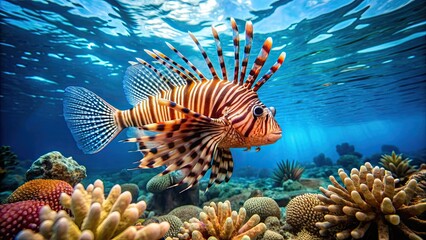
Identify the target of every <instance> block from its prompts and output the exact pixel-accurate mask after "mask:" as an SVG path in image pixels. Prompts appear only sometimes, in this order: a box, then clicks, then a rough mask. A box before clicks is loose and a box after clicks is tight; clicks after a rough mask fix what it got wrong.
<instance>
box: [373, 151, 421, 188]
mask: <svg viewBox="0 0 426 240" xmlns="http://www.w3.org/2000/svg"><path fill="white" fill-rule="evenodd" d="M411 161H412V160H411V159H409V158H405V159H403V157H402V154H398V155H397V154H396V153H395V152H392V154H391V155H387V154H384V155H382V158H381V159H380V165H382V166H383V167H384V168H385V169H386V170H389V171H390V172H391V173H392V176H393V177H394V178H395V179H398V180H399V182H398V183H400V184H401V185H402V184H404V183H405V182H406V180H407V178H408V177H409V176H410V175H411V174H413V173H414V172H416V168H415V166H411V165H410V162H411Z"/></svg>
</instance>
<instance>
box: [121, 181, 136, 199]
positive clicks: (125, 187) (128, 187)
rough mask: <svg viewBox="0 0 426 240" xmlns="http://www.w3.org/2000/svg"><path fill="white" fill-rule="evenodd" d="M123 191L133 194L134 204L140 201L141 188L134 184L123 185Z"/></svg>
mask: <svg viewBox="0 0 426 240" xmlns="http://www.w3.org/2000/svg"><path fill="white" fill-rule="evenodd" d="M120 186H121V191H122V192H125V191H129V192H130V193H131V194H132V203H136V202H137V201H138V196H139V187H138V185H136V184H134V183H125V184H121V185H120Z"/></svg>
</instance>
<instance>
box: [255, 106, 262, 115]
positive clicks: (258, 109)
mask: <svg viewBox="0 0 426 240" xmlns="http://www.w3.org/2000/svg"><path fill="white" fill-rule="evenodd" d="M262 114H263V108H262V107H261V106H255V107H254V108H253V115H254V116H255V117H260V116H261V115H262Z"/></svg>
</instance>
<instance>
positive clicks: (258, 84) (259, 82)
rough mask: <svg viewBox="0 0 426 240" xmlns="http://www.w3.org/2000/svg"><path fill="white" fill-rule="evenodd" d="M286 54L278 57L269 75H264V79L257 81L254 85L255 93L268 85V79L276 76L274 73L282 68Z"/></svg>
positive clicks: (283, 53)
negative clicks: (264, 85)
mask: <svg viewBox="0 0 426 240" xmlns="http://www.w3.org/2000/svg"><path fill="white" fill-rule="evenodd" d="M285 56H286V54H285V52H282V53H281V54H280V56H279V57H278V60H277V62H276V63H275V64H274V65H273V66H272V67H271V68H270V69H269V71H268V72H267V73H265V75H263V77H262V78H261V79H260V80H259V81H257V83H256V85H254V87H253V91H255V92H257V90H259V88H260V87H261V86H262V85H263V84H265V83H266V81H268V79H269V78H270V77H271V76H272V75H274V73H275V72H276V71H277V70H278V69H279V68H280V67H281V65H282V64H283V62H284V60H285Z"/></svg>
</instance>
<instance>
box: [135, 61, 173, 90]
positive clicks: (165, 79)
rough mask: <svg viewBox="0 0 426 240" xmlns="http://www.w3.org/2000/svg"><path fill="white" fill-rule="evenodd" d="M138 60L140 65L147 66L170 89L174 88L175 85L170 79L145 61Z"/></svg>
mask: <svg viewBox="0 0 426 240" xmlns="http://www.w3.org/2000/svg"><path fill="white" fill-rule="evenodd" d="M136 60H137V61H138V63H140V64H142V65H144V66H146V67H147V68H149V69H151V70H152V71H153V72H154V73H155V74H157V76H158V77H159V78H160V79H161V81H162V82H165V83H166V84H167V85H168V86H169V87H170V88H172V87H173V86H174V84H173V83H172V82H171V81H170V80H169V79H168V78H166V77H165V76H164V75H163V74H162V73H161V72H160V71H158V69H157V68H155V67H154V66H152V65H151V64H149V63H147V62H146V61H145V60H143V59H141V58H136ZM136 64H137V63H135V64H132V65H136Z"/></svg>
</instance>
